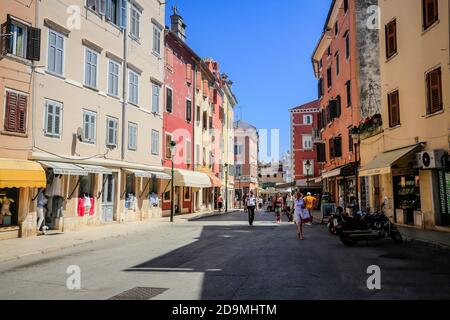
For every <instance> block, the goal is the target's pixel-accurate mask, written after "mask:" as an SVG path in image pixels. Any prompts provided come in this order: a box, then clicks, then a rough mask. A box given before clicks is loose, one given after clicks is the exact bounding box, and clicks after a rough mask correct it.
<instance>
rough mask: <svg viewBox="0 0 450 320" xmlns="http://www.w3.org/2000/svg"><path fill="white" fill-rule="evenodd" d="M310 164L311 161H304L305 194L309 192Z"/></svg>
mask: <svg viewBox="0 0 450 320" xmlns="http://www.w3.org/2000/svg"><path fill="white" fill-rule="evenodd" d="M311 167H312V164H311V161H309V160H306V163H305V168H306V189H307V190H306V192H309V171H310V170H311Z"/></svg>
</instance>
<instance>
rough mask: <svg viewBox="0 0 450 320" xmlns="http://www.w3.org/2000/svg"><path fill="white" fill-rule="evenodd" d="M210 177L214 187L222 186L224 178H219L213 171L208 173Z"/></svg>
mask: <svg viewBox="0 0 450 320" xmlns="http://www.w3.org/2000/svg"><path fill="white" fill-rule="evenodd" d="M208 175H209V178H210V179H211V184H212V186H213V187H216V188H220V187H222V180H220V179H219V178H217V177H216V176H215V175H213V174H212V173H210V174H208Z"/></svg>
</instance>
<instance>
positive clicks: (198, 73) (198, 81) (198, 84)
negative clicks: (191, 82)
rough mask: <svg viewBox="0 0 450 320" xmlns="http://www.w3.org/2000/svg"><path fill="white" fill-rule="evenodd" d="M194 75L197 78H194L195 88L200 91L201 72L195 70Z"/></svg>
mask: <svg viewBox="0 0 450 320" xmlns="http://www.w3.org/2000/svg"><path fill="white" fill-rule="evenodd" d="M196 77H197V79H196V80H195V88H196V89H197V90H198V91H200V90H202V74H201V73H200V72H197V74H196Z"/></svg>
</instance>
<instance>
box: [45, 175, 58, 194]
mask: <svg viewBox="0 0 450 320" xmlns="http://www.w3.org/2000/svg"><path fill="white" fill-rule="evenodd" d="M61 185H62V176H61V175H55V176H54V177H53V179H52V181H51V182H50V183H49V185H48V186H47V190H46V192H45V195H46V196H47V197H54V196H62V193H61V189H62V188H61Z"/></svg>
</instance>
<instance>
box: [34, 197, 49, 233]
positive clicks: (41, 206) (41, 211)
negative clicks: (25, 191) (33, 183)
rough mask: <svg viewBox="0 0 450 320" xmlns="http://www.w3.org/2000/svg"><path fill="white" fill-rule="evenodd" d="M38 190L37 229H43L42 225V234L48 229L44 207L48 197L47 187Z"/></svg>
mask: <svg viewBox="0 0 450 320" xmlns="http://www.w3.org/2000/svg"><path fill="white" fill-rule="evenodd" d="M38 192H39V193H38V195H37V199H36V213H37V231H38V232H39V231H41V227H42V234H45V233H46V231H47V226H46V225H45V224H44V220H45V215H44V207H45V205H46V204H47V198H45V189H40V190H39V191H38Z"/></svg>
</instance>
